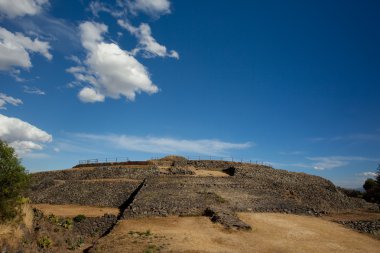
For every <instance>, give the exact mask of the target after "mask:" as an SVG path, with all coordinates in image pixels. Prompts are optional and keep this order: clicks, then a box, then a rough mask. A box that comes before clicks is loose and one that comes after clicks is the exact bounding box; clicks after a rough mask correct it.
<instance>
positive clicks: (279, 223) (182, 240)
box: [91, 213, 380, 253]
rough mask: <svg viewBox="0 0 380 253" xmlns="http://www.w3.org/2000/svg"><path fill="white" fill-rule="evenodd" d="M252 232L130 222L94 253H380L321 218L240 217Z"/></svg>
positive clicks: (177, 221)
mask: <svg viewBox="0 0 380 253" xmlns="http://www.w3.org/2000/svg"><path fill="white" fill-rule="evenodd" d="M239 217H240V218H241V219H242V220H243V221H245V222H246V223H248V224H250V225H251V226H252V228H253V229H252V231H247V232H243V231H231V230H225V229H223V228H222V227H221V226H220V225H218V224H213V223H212V222H211V221H210V220H209V219H208V218H206V217H174V216H171V217H166V218H160V217H154V218H141V219H133V220H125V221H121V222H119V223H118V225H117V226H116V227H115V229H114V230H113V231H112V232H111V233H110V234H109V235H108V236H106V237H104V238H102V239H100V240H99V241H98V243H97V244H96V246H95V247H94V248H93V249H92V251H91V252H115V253H116V252H187V253H190V252H191V253H195V252H268V253H269V252H281V253H294V252H295V253H297V252H315V253H318V252H321V253H325V252H344V253H348V252H379V251H378V250H379V248H380V241H378V240H375V239H373V238H371V237H369V236H367V235H364V234H360V233H357V232H355V231H353V230H349V229H346V228H344V227H343V226H341V225H339V224H336V223H333V222H330V221H326V220H323V219H321V218H315V217H308V216H297V215H287V214H272V213H240V214H239Z"/></svg>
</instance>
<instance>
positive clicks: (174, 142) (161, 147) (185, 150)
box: [75, 134, 252, 155]
mask: <svg viewBox="0 0 380 253" xmlns="http://www.w3.org/2000/svg"><path fill="white" fill-rule="evenodd" d="M75 136H76V137H78V138H80V139H84V140H86V141H95V142H97V143H99V142H102V143H104V144H108V145H110V146H112V147H114V148H118V149H125V150H131V151H139V152H145V153H153V154H189V153H191V154H202V155H225V154H226V153H227V152H228V151H229V150H234V149H246V148H249V147H251V146H252V143H250V142H245V143H231V142H223V141H219V140H210V139H201V140H187V139H175V138H167V137H149V136H147V137H140V136H128V135H113V134H111V135H92V134H76V135H75Z"/></svg>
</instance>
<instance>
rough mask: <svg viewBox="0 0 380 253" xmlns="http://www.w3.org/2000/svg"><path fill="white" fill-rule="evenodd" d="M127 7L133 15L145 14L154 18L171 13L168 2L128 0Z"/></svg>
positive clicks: (159, 0)
mask: <svg viewBox="0 0 380 253" xmlns="http://www.w3.org/2000/svg"><path fill="white" fill-rule="evenodd" d="M127 6H128V7H129V9H130V11H131V12H132V13H133V14H135V15H136V14H137V13H138V12H143V13H145V14H148V15H150V16H153V17H159V16H160V15H164V14H169V13H170V1H168V0H128V2H127Z"/></svg>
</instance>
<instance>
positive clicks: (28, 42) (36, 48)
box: [0, 27, 53, 70]
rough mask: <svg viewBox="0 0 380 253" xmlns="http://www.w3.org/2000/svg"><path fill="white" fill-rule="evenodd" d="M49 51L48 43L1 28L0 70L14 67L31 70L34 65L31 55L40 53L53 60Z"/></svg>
mask: <svg viewBox="0 0 380 253" xmlns="http://www.w3.org/2000/svg"><path fill="white" fill-rule="evenodd" d="M49 49H50V45H49V43H48V42H44V41H40V40H38V39H34V40H32V39H31V38H29V37H27V36H24V35H23V34H21V33H12V32H10V31H8V30H6V29H4V28H2V27H0V70H9V69H11V68H12V67H22V68H30V67H31V66H32V63H31V61H30V55H29V53H39V54H41V55H42V56H44V57H45V58H46V59H48V60H51V59H52V58H53V56H52V55H51V54H50V52H49Z"/></svg>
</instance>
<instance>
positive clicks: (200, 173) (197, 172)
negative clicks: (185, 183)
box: [193, 169, 229, 177]
mask: <svg viewBox="0 0 380 253" xmlns="http://www.w3.org/2000/svg"><path fill="white" fill-rule="evenodd" d="M193 171H194V172H195V176H198V177H229V175H228V174H226V173H224V172H222V171H220V170H219V171H218V170H201V169H194V170H193Z"/></svg>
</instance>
